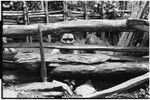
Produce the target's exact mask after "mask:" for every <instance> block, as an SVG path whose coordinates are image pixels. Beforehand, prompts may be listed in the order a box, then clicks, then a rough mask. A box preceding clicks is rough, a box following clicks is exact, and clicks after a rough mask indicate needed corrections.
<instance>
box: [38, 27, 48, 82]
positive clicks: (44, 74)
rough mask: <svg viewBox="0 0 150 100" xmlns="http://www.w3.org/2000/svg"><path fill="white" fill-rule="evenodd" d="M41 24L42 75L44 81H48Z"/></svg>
mask: <svg viewBox="0 0 150 100" xmlns="http://www.w3.org/2000/svg"><path fill="white" fill-rule="evenodd" d="M42 35H43V34H42V30H41V25H38V37H39V43H40V55H41V77H42V81H43V82H47V68H46V65H45V55H44V48H43V36H42Z"/></svg>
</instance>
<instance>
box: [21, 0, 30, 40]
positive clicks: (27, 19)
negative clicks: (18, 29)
mask: <svg viewBox="0 0 150 100" xmlns="http://www.w3.org/2000/svg"><path fill="white" fill-rule="evenodd" d="M23 3H24V10H23V12H24V14H23V15H24V21H25V25H28V24H29V17H28V8H27V2H26V1H23ZM26 41H27V43H29V42H32V36H26Z"/></svg>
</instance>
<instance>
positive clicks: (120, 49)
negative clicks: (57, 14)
mask: <svg viewBox="0 0 150 100" xmlns="http://www.w3.org/2000/svg"><path fill="white" fill-rule="evenodd" d="M3 47H4V48H39V47H40V45H39V44H38V43H32V44H31V43H8V44H4V45H3ZM43 47H44V48H49V49H68V50H89V49H90V50H98V51H114V52H123V51H126V52H129V51H131V52H132V51H134V52H149V47H115V46H111V47H104V46H98V45H78V46H76V45H72V46H65V45H60V46H59V45H57V46H56V43H51V44H48V43H43Z"/></svg>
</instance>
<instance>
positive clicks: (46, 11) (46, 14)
mask: <svg viewBox="0 0 150 100" xmlns="http://www.w3.org/2000/svg"><path fill="white" fill-rule="evenodd" d="M45 17H46V23H47V24H48V23H49V13H48V1H45ZM48 42H51V35H48Z"/></svg>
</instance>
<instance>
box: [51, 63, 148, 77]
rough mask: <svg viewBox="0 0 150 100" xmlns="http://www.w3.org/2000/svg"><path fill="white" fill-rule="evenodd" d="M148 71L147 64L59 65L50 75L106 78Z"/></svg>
mask: <svg viewBox="0 0 150 100" xmlns="http://www.w3.org/2000/svg"><path fill="white" fill-rule="evenodd" d="M148 71H149V63H148V62H147V63H129V62H128V63H104V64H96V65H61V66H59V67H57V68H54V69H53V70H52V71H51V72H50V73H51V75H54V76H59V77H60V76H61V77H62V76H63V77H80V76H79V75H81V76H83V75H89V76H107V75H121V74H125V73H128V74H133V73H134V74H135V75H136V74H142V73H146V72H148Z"/></svg>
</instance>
